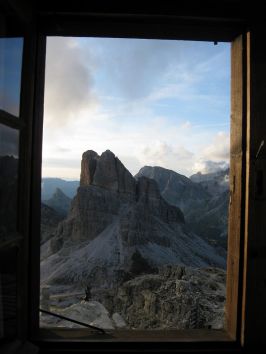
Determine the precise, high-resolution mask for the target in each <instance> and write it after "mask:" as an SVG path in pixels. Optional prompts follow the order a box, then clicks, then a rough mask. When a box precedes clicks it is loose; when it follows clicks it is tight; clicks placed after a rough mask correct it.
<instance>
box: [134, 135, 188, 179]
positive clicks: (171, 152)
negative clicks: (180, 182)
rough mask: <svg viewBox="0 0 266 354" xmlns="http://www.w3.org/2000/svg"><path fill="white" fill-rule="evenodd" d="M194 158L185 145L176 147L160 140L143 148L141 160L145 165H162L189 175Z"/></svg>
mask: <svg viewBox="0 0 266 354" xmlns="http://www.w3.org/2000/svg"><path fill="white" fill-rule="evenodd" d="M193 158H194V154H193V153H192V152H191V151H189V150H187V149H186V148H184V147H183V146H178V147H174V146H173V145H171V144H169V143H166V142H161V141H158V142H157V143H156V144H154V145H149V146H146V147H145V148H144V149H143V151H142V156H141V162H142V164H143V165H144V164H145V165H151V166H161V167H165V168H168V169H172V170H174V171H178V172H179V173H183V174H186V175H187V174H189V171H190V166H191V161H193Z"/></svg>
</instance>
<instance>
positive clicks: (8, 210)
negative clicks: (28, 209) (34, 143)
mask: <svg viewBox="0 0 266 354" xmlns="http://www.w3.org/2000/svg"><path fill="white" fill-rule="evenodd" d="M18 144H19V132H18V131H17V130H15V129H12V128H9V127H6V126H4V125H2V124H0V244H1V243H2V242H5V241H6V240H7V239H10V237H12V235H14V234H15V231H16V223H17V174H18Z"/></svg>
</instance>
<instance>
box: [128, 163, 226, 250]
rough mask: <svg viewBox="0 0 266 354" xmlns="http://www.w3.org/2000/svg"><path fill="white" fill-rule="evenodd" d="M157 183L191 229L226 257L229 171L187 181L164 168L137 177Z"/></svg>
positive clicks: (145, 168)
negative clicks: (150, 179) (146, 178)
mask: <svg viewBox="0 0 266 354" xmlns="http://www.w3.org/2000/svg"><path fill="white" fill-rule="evenodd" d="M140 176H146V177H148V178H152V179H154V180H155V181H156V182H157V184H158V187H159V189H160V192H161V195H162V196H163V197H164V199H165V200H166V201H167V202H168V203H170V204H172V205H175V206H177V207H179V208H180V209H181V210H182V212H183V213H184V216H185V220H186V223H187V225H188V226H189V227H190V229H191V230H192V231H193V232H195V233H196V234H197V235H199V236H201V237H202V238H203V239H205V240H206V241H208V242H209V243H210V244H212V245H213V246H215V247H216V248H219V251H220V252H221V253H222V254H224V256H226V248H227V227H228V203H229V169H226V170H221V171H217V172H214V173H209V174H201V173H200V172H199V173H197V174H195V175H192V176H191V177H190V178H187V177H185V176H183V175H180V174H178V173H176V172H174V171H171V170H167V169H165V168H162V167H151V166H145V167H143V168H142V169H140V171H139V172H138V173H137V175H136V176H135V177H136V178H139V177H140Z"/></svg>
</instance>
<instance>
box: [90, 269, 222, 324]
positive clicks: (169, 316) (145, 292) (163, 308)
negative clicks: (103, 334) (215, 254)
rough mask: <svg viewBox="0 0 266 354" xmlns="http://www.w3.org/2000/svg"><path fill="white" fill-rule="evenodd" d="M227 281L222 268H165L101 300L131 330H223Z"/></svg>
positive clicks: (125, 285) (132, 282)
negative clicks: (120, 317) (123, 320)
mask: <svg viewBox="0 0 266 354" xmlns="http://www.w3.org/2000/svg"><path fill="white" fill-rule="evenodd" d="M225 278H226V274H225V272H224V271H223V270H221V269H215V268H205V269H193V268H188V267H181V266H164V267H162V268H160V269H159V272H158V273H157V274H146V275H141V276H138V277H135V278H134V279H132V280H130V281H127V282H124V283H123V284H122V285H121V286H120V287H119V288H117V289H112V290H110V291H109V292H108V291H107V292H104V293H102V294H98V299H99V301H101V302H102V303H103V304H104V306H105V307H106V308H107V309H108V310H109V311H110V312H118V313H119V314H121V315H122V317H123V318H124V319H125V321H126V322H127V324H128V326H129V327H130V328H137V329H169V328H177V329H188V328H213V329H222V328H223V327H224V306H225ZM95 296H96V295H95ZM110 299H111V301H110Z"/></svg>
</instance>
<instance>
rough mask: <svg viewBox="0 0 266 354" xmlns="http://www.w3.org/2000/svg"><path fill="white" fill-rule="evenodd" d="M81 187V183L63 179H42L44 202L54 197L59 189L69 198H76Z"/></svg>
mask: <svg viewBox="0 0 266 354" xmlns="http://www.w3.org/2000/svg"><path fill="white" fill-rule="evenodd" d="M78 187H79V181H66V180H64V179H61V178H50V177H49V178H46V177H44V178H42V200H48V199H50V198H52V197H53V194H54V193H55V192H56V189H57V188H59V189H60V190H61V191H62V192H63V193H64V194H65V195H66V196H67V197H68V198H71V199H72V198H74V196H75V195H76V193H77V189H78Z"/></svg>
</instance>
